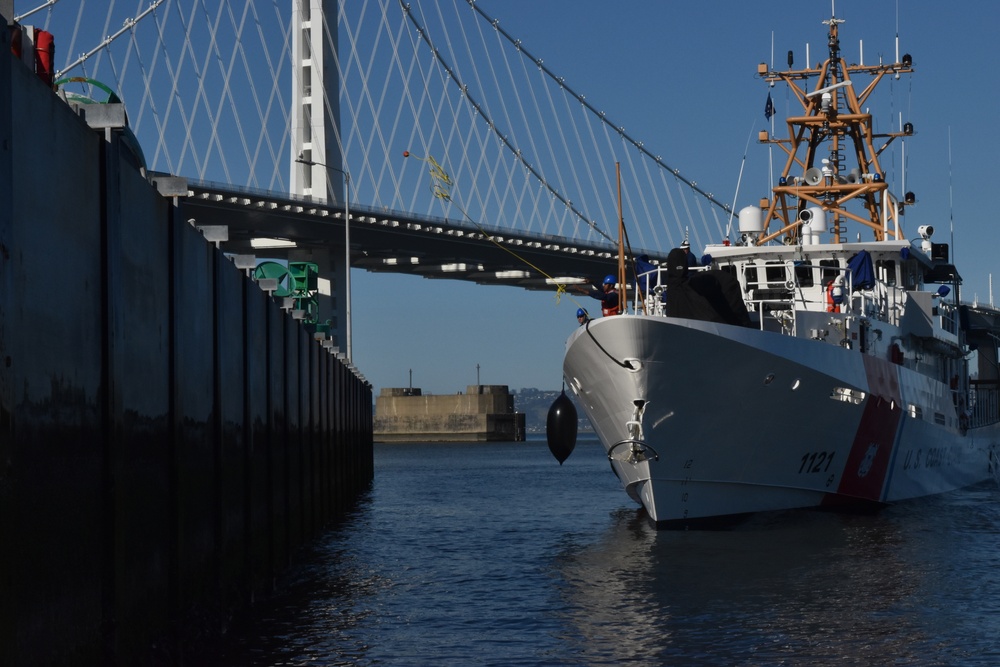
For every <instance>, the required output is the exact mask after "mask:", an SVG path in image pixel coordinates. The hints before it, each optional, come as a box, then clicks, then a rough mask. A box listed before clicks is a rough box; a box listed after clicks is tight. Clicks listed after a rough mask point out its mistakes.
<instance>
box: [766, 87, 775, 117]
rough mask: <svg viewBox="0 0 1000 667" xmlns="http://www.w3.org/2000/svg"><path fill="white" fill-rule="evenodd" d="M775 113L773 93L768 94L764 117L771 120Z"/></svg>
mask: <svg viewBox="0 0 1000 667" xmlns="http://www.w3.org/2000/svg"><path fill="white" fill-rule="evenodd" d="M773 115H774V103H773V102H772V101H771V93H770V92H769V93H768V94H767V102H766V103H765V104H764V118H766V119H768V120H771V116H773Z"/></svg>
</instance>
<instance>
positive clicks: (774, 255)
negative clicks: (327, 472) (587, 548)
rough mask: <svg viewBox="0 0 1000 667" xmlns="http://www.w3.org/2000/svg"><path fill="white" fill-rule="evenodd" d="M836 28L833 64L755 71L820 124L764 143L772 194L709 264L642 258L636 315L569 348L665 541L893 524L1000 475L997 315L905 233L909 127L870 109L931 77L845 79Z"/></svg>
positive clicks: (939, 246) (873, 69)
mask: <svg viewBox="0 0 1000 667" xmlns="http://www.w3.org/2000/svg"><path fill="white" fill-rule="evenodd" d="M824 23H825V24H826V25H827V26H828V30H829V32H828V40H827V41H826V44H827V45H828V47H829V55H828V57H827V59H826V60H825V62H823V63H822V64H821V65H819V66H817V67H815V68H807V69H800V70H788V71H774V70H772V69H770V68H769V67H768V66H766V65H763V64H762V65H760V66H759V68H758V75H759V76H760V77H761V78H762V79H763V80H764V81H765V82H767V83H768V85H775V84H784V85H787V86H788V87H789V89H790V90H791V92H792V94H793V97H794V98H795V99H797V100H798V102H799V103H801V106H802V111H801V114H800V115H797V116H793V117H789V118H787V119H786V123H787V126H788V130H789V134H788V137H787V138H782V139H776V138H773V137H771V136H768V134H767V133H766V132H764V133H762V134H761V137H760V139H761V140H762V141H763V142H765V143H769V144H771V145H772V146H775V147H778V148H781V149H783V150H784V151H785V153H786V154H787V161H786V162H785V164H784V168H783V171H782V173H781V175H780V177H779V178H778V180H777V183H776V185H775V186H774V188H773V192H772V196H771V197H769V198H767V199H764V200H762V201H761V202H759V204H755V205H753V206H748V207H745V208H743V209H742V210H741V211H740V212H739V215H738V220H739V236H738V238H735V239H734V240H733V241H732V242H730V241H729V239H726V240H725V241H723V242H721V243H718V244H713V245H709V246H707V247H706V248H705V249H704V254H703V255H702V257H701V260H702V261H701V265H700V266H696V267H689V266H688V262H687V261H686V260H685V258H684V253H683V251H681V250H679V249H675V250H674V251H672V252H671V253H670V255H669V256H668V260H667V262H666V266H662V265H661V266H652V265H648V264H644V263H643V262H642V261H637V262H636V263H635V264H636V267H637V268H636V271H635V272H634V276H633V277H632V278H631V279H629V292H630V293H632V294H634V297H633V298H632V299H631V303H630V304H626V305H627V306H628V308H627V309H626V310H625V312H622V313H621V314H617V315H612V316H606V317H602V318H598V319H595V320H592V321H590V322H588V323H587V324H586V325H585V326H581V327H580V328H578V329H577V330H575V331H574V333H573V334H572V335H571V336H570V338H569V340H568V341H567V347H566V354H565V359H564V365H563V373H564V379H565V383H566V385H567V386H568V387H569V388H570V389H571V390H572V392H573V393H574V394H575V396H576V398H577V403H578V404H579V405H580V406H582V408H583V410H584V411H585V412H586V414H587V417H588V418H589V419H590V422H591V423H592V425H593V427H594V429H595V431H596V433H597V434H598V436H599V437H600V440H601V442H602V443H603V445H604V448H605V449H606V450H607V455H608V458H609V459H610V462H611V468H612V470H613V471H614V473H615V474H616V475H617V476H618V478H619V479H620V480H621V482H622V484H623V485H624V488H625V491H626V492H627V493H628V495H629V496H631V497H632V498H633V499H634V500H635V501H636V502H638V503H641V505H642V506H643V507H644V508H645V509H646V512H647V513H648V515H649V518H650V519H651V520H652V521H653V522H654V523H655V524H656V525H657V527H681V526H689V525H697V524H699V523H703V522H708V521H714V520H718V519H720V518H726V519H728V518H731V517H735V516H739V515H745V514H748V513H755V512H763V511H772V510H785V509H793V508H828V507H829V508H858V507H862V508H868V507H872V506H876V507H877V506H880V505H884V504H888V503H894V502H897V501H903V500H907V499H911V498H917V497H921V496H927V495H931V494H938V493H943V492H947V491H951V490H954V489H958V488H961V487H965V486H969V485H974V484H976V483H978V482H982V481H984V480H987V479H990V478H992V477H993V476H994V475H996V473H997V467H998V465H1000V461H998V456H1000V370H998V369H1000V365H998V359H997V343H998V340H1000V338H998V336H1000V311H998V310H996V309H994V308H992V307H986V306H980V305H975V304H969V303H964V302H963V301H962V300H961V284H962V280H961V276H960V275H959V272H958V270H957V269H956V267H955V266H954V265H953V264H952V263H951V262H950V261H949V248H948V246H947V245H946V244H943V243H938V242H936V240H935V239H934V236H933V234H934V230H933V228H932V227H930V226H922V227H920V228H919V229H918V230H917V232H916V233H915V234H912V235H910V236H907V235H906V234H905V233H904V231H903V228H902V221H903V216H902V213H903V211H904V210H905V208H906V207H907V206H908V205H909V204H911V203H912V197H911V196H910V195H907V194H904V195H902V196H897V195H895V194H892V193H891V192H890V189H889V185H888V183H887V182H886V179H885V172H884V170H883V168H882V166H881V165H880V162H879V157H880V154H881V153H882V151H883V150H884V149H885V147H886V146H887V145H889V144H890V143H891V142H893V141H894V140H896V139H898V138H901V137H905V136H909V135H911V134H912V126H911V125H909V124H908V123H907V124H906V125H903V126H902V127H900V128H899V131H898V132H889V133H883V134H878V133H876V132H874V130H873V123H872V115H871V114H870V113H869V112H868V111H866V104H870V103H871V101H870V96H871V93H872V91H873V90H874V89H875V88H876V86H877V85H878V84H879V82H880V81H882V80H883V79H884V78H887V77H890V78H891V77H896V76H898V75H900V74H909V73H911V72H912V60H911V59H910V57H909V56H908V55H906V56H903V57H902V58H898V57H897V60H898V62H895V63H891V64H882V63H880V64H878V65H859V64H848V63H847V62H846V61H845V59H844V58H843V57H842V56H841V53H840V36H839V27H840V24H841V23H842V21H841V20H839V19H836V18H831V19H830V20H828V21H824ZM911 217H912V216H911ZM858 231H860V232H861V233H857V232H858ZM862 235H864V236H866V237H868V238H869V240H861V238H862ZM849 236H851V237H855V238H856V239H857V240H855V241H850V240H849Z"/></svg>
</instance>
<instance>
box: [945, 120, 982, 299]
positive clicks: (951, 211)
mask: <svg viewBox="0 0 1000 667" xmlns="http://www.w3.org/2000/svg"><path fill="white" fill-rule="evenodd" d="M951 183H952V181H951V125H949V126H948V234H949V236H950V237H951V263H952V264H954V263H955V193H954V192H953V191H952V185H951ZM991 292H992V290H991ZM990 305H991V306H992V305H993V296H992V293H991V295H990Z"/></svg>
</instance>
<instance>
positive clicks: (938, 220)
mask: <svg viewBox="0 0 1000 667" xmlns="http://www.w3.org/2000/svg"><path fill="white" fill-rule="evenodd" d="M347 1H348V2H351V3H357V2H360V0H347ZM388 1H389V2H391V3H392V4H393V5H394V4H395V3H396V0H388ZM411 1H413V2H416V1H417V0H411ZM420 2H421V4H422V5H424V6H428V5H433V4H434V3H432V2H429V1H428V0H420ZM67 3H68V0H63V2H62V3H60V4H59V5H57V9H58V10H59V11H63V10H68V11H65V13H64V16H65V15H68V16H69V17H70V18H71V19H72V18H73V17H74V16H77V15H80V16H82V17H83V19H82V20H83V21H90V20H96V19H94V18H93V16H96V14H98V13H101V15H102V17H103V12H104V8H105V7H106V6H107V5H106V3H102V2H94V0H91V3H84V4H80V5H79V8H80V11H82V14H78V13H77V12H78V9H77V7H78V5H77V3H72V4H70V5H69V6H68V7H66V5H67ZM37 4H41V0H38V2H25V1H24V0H17V10H18V11H22V12H23V11H25V10H26V9H27V8H30V7H33V6H35V5H37ZM126 4H127V5H128V6H126ZM147 4H148V2H147V0H141V1H140V2H139V4H138V5H136V3H135V2H134V1H133V0H128V1H127V2H126V0H120V1H119V2H118V4H117V5H116V7H118V8H120V9H121V10H122V11H124V12H126V15H129V14H134V13H135V11H136V9H135V8H136V7H137V6H138V7H140V8H141V7H144V6H146V5H147ZM237 4H239V3H234V6H235V5H237ZM262 4H263V5H265V7H264V8H263V9H262V15H263V13H266V12H265V11H264V10H266V11H270V12H274V11H277V10H278V9H279V8H278V5H283V4H284V3H282V2H276V3H272V4H273V7H271V6H270V5H267V3H262ZM441 4H442V6H443V5H444V4H446V3H445V2H444V0H442V2H441ZM447 4H448V6H449V7H450V6H451V3H450V2H448V3H447ZM357 6H358V5H355V7H357ZM479 6H481V7H482V8H483V9H484V11H486V12H487V13H488V14H490V15H491V16H493V17H494V18H496V19H498V20H499V21H500V22H501V25H502V26H503V28H504V29H505V30H506V31H508V32H509V33H511V34H512V35H514V36H515V37H516V38H518V39H520V40H521V41H522V43H523V45H524V46H525V47H526V48H527V49H528V50H529V51H531V52H532V53H533V54H534V55H535V56H536V57H540V58H542V59H544V61H545V65H546V66H547V67H548V68H550V69H551V70H553V71H554V72H556V73H558V74H559V75H561V76H563V77H564V78H565V79H566V82H567V83H568V84H569V85H570V86H571V87H572V88H574V89H575V90H577V91H578V92H580V93H583V94H585V95H586V96H587V99H588V101H590V102H591V103H593V104H594V105H595V106H597V107H598V108H601V109H604V110H606V111H607V113H608V115H609V116H610V117H612V118H614V119H615V121H616V122H618V123H620V124H621V125H623V126H624V127H625V128H626V129H627V130H628V132H629V133H630V134H631V135H632V136H635V137H638V138H640V139H641V140H642V141H643V142H644V144H645V145H646V146H648V147H650V148H651V150H653V151H654V152H656V153H657V154H662V155H663V156H664V157H665V158H666V159H667V161H668V162H669V163H670V164H671V165H675V166H677V167H679V168H680V169H681V170H682V171H683V172H684V174H685V175H686V176H687V177H688V178H691V179H693V180H696V181H698V183H699V185H701V186H703V187H705V188H706V189H708V190H709V191H711V192H713V194H715V195H717V196H718V197H719V198H720V199H721V200H723V201H731V200H732V199H733V197H734V194H735V192H736V184H737V179H738V176H739V172H740V168H741V164H742V163H743V155H744V149H745V147H746V144H747V137H748V136H751V134H752V135H754V136H755V134H756V130H759V129H763V128H764V117H763V107H764V100H765V98H766V96H767V93H768V89H767V87H766V84H764V83H763V82H762V81H761V80H759V79H758V78H757V77H756V76H755V73H756V66H757V64H758V63H759V62H768V61H771V59H772V56H771V54H772V48H773V53H774V64H775V66H776V67H778V68H782V67H784V63H785V58H786V56H785V54H786V53H787V51H788V50H792V51H794V53H795V58H796V66H797V67H798V66H801V65H802V64H803V63H804V62H805V54H806V45H807V44H808V45H809V48H810V56H811V57H810V59H811V60H812V61H813V62H817V61H820V60H822V59H823V58H824V57H825V51H824V48H823V45H824V42H825V36H826V29H825V26H823V25H822V23H821V22H822V21H823V20H825V19H827V18H829V16H830V14H831V2H830V1H829V0H795V1H793V0H768V1H767V2H761V1H756V2H754V1H737V0H731V1H706V2H683V3H682V2H668V1H665V0H662V1H661V0H657V1H652V0H647V1H643V2H638V1H627V2H610V1H607V0H604V1H597V0H544V1H540V0H503V1H499V0H479ZM98 9H100V12H98ZM836 13H837V15H838V17H840V18H843V19H845V20H846V23H844V24H843V25H842V26H841V37H842V46H843V52H844V56H845V57H846V58H847V60H848V61H849V62H857V60H858V59H859V51H860V46H859V40H863V42H864V61H865V62H866V63H873V62H875V61H877V60H878V58H879V57H880V55H881V56H883V58H884V60H887V61H891V60H894V59H895V48H896V47H895V41H894V39H895V35H896V33H897V30H898V34H899V40H900V53H910V54H911V55H912V56H913V62H914V69H915V73H914V74H913V75H912V76H910V77H903V78H902V79H901V80H900V81H899V82H893V83H892V92H893V96H892V103H893V112H894V113H898V114H900V115H901V116H902V120H903V121H909V122H912V123H913V124H914V126H915V128H916V135H915V137H913V138H912V139H910V140H909V141H907V143H906V162H907V165H906V166H907V168H906V169H905V170H904V169H903V165H902V159H901V158H895V157H894V158H893V159H892V160H891V161H890V160H887V162H888V164H884V165H883V166H886V167H887V171H891V172H892V177H893V179H895V182H897V183H898V182H899V181H900V180H901V179H902V177H903V174H904V172H905V179H906V190H912V191H914V192H915V193H916V194H917V197H918V202H919V204H918V205H917V206H915V207H913V208H911V209H910V210H909V211H908V212H907V216H906V218H907V220H906V222H905V224H906V228H907V229H908V230H909V231H910V232H911V234H912V233H913V232H914V231H915V230H916V228H917V226H919V225H924V224H930V225H933V226H934V227H935V228H936V229H937V230H938V231H937V234H936V238H935V240H936V241H939V242H950V241H951V239H950V238H949V227H950V226H951V222H952V220H953V221H954V231H955V243H954V246H953V257H954V259H955V261H956V263H957V264H958V265H959V267H960V270H961V271H962V273H963V275H964V277H965V288H964V293H963V297H964V298H965V300H971V299H972V298H973V297H974V296H975V295H978V297H979V298H980V299H981V300H986V299H987V298H988V290H989V276H990V274H991V273H993V272H995V271H996V268H995V267H998V263H997V261H996V256H995V254H994V252H993V248H994V247H995V246H996V245H997V242H998V241H1000V230H998V226H997V225H996V224H995V222H994V219H995V217H996V214H995V212H994V211H993V207H992V206H991V203H992V199H991V197H990V195H991V194H992V192H993V190H994V189H995V187H996V185H995V180H996V179H995V176H994V174H995V173H996V169H995V162H996V160H997V152H998V150H997V149H998V141H997V139H996V135H995V133H994V132H993V131H992V130H993V127H994V125H995V124H996V117H997V113H996V111H997V106H998V102H1000V93H998V92H997V72H1000V50H998V49H997V48H996V46H995V41H996V39H995V30H996V24H997V22H998V19H1000V5H996V4H994V3H992V2H980V1H973V0H953V1H952V2H950V3H941V2H931V1H930V0H915V1H906V0H900V2H893V1H890V0H839V1H838V2H836ZM43 15H44V14H40V15H38V17H37V18H39V19H40V18H41V16H43ZM53 15H55V11H54V12H53ZM74 20H75V19H74ZM118 21H119V19H118V18H117V17H116V18H115V20H114V21H113V22H111V23H110V24H109V25H107V26H100V27H99V28H97V29H95V30H91V31H90V32H97V31H103V32H99V33H98V34H102V35H103V34H105V33H107V32H110V31H111V30H114V29H117V28H116V26H118V25H120V22H118ZM36 22H38V23H41V21H40V20H37V19H36ZM85 32H86V31H80V35H79V37H78V39H77V42H76V43H74V44H73V45H72V46H70V47H65V46H63V47H62V48H63V50H62V52H61V54H57V63H59V62H62V58H63V57H66V55H68V51H70V50H71V51H72V52H73V53H80V52H82V51H83V50H84V49H85V48H87V46H89V45H90V44H93V43H95V42H96V41H97V40H95V39H89V38H88V37H87V36H86V35H85V34H84V33H85ZM88 34H89V33H88ZM772 43H773V47H772ZM60 44H61V45H64V44H66V42H65V41H63V42H60ZM84 45H87V46H84ZM145 65H146V66H152V65H153V63H152V62H146V63H145ZM161 76H162V75H161ZM161 80H162V79H161ZM886 86H887V84H883V87H886ZM772 95H773V98H774V102H775V106H776V108H777V112H778V118H779V119H780V118H782V117H783V116H784V111H785V106H784V105H785V96H784V91H783V90H781V89H778V88H775V89H774V90H773V91H772ZM779 133H780V134H782V135H784V131H783V130H782V129H781V128H779ZM144 150H145V151H146V152H147V154H152V152H153V148H152V147H148V146H144ZM767 164H768V162H767V149H766V148H763V147H761V146H759V145H757V144H756V143H751V144H750V146H749V152H748V153H747V159H746V162H745V172H744V175H743V182H742V185H741V188H740V193H739V200H738V201H737V205H736V208H737V210H738V209H739V208H741V207H742V206H745V205H747V204H750V203H755V202H756V201H757V200H758V199H759V198H760V197H762V196H767V194H768V190H767V188H768V184H769V182H770V177H769V174H768V168H767ZM350 168H351V169H352V170H353V169H356V167H355V166H353V165H350ZM184 175H191V174H184ZM207 177H208V178H210V179H212V180H223V179H222V178H221V177H219V176H218V175H217V174H216V175H212V174H209V175H208V176H207ZM890 182H894V181H890ZM893 189H894V191H895V192H897V194H899V193H900V189H899V188H898V187H894V188H893ZM711 240H712V241H715V240H717V239H711ZM997 273H1000V272H997ZM352 282H353V298H352V310H353V352H354V363H355V365H356V366H357V367H358V369H359V370H360V371H361V372H362V373H363V374H364V375H365V376H366V377H367V378H368V380H369V381H370V382H371V383H372V384H373V386H374V388H375V391H376V392H378V391H379V390H380V389H381V388H383V387H398V386H407V385H408V384H409V382H410V372H411V371H412V378H413V384H414V386H418V387H421V388H422V389H423V390H424V391H425V392H426V393H454V392H458V391H464V389H465V387H466V385H469V384H474V383H476V382H477V380H478V381H480V382H482V383H484V384H505V385H509V386H510V387H511V388H513V389H520V388H523V387H536V388H540V389H558V388H559V387H560V386H561V382H562V371H561V369H562V354H563V349H564V342H565V339H566V337H567V336H568V335H569V334H570V333H571V332H572V331H573V329H574V328H575V327H576V319H575V312H576V309H577V307H578V305H580V304H583V305H585V306H587V307H589V308H590V309H591V311H592V312H594V311H596V310H597V302H596V301H593V300H590V299H586V298H585V297H583V298H581V297H578V296H575V297H574V298H569V297H565V296H564V297H563V298H562V299H561V300H559V301H558V302H557V300H556V298H555V295H554V294H551V293H542V292H528V291H525V290H522V289H519V288H503V287H483V286H479V285H474V284H470V283H465V282H460V281H448V280H428V279H424V278H419V277H413V276H403V275H391V274H376V273H369V272H366V271H363V270H354V271H353V272H352ZM477 367H478V371H477Z"/></svg>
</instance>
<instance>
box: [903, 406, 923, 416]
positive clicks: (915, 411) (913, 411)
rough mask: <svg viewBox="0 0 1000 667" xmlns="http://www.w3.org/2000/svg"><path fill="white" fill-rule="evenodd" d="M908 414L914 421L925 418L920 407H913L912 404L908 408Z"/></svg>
mask: <svg viewBox="0 0 1000 667" xmlns="http://www.w3.org/2000/svg"><path fill="white" fill-rule="evenodd" d="M906 414H908V415H910V417H912V418H913V419H923V418H924V411H923V410H921V409H920V406H919V405H913V404H912V403H911V404H909V405H908V406H906Z"/></svg>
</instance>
